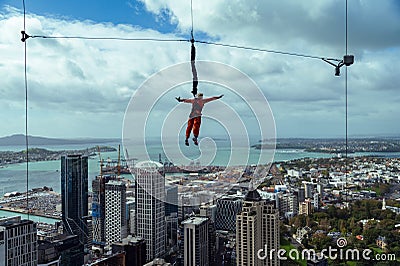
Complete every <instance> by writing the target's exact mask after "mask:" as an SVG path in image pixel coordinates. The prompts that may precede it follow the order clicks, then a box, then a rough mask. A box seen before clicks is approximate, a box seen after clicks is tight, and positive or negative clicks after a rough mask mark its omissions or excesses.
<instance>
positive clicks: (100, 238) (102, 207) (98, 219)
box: [92, 175, 111, 245]
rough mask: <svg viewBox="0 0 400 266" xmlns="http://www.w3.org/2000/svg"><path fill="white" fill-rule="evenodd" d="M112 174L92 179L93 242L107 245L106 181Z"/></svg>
mask: <svg viewBox="0 0 400 266" xmlns="http://www.w3.org/2000/svg"><path fill="white" fill-rule="evenodd" d="M110 178H111V177H110V176H103V175H100V176H96V178H95V179H94V180H93V181H92V191H93V196H92V227H93V243H94V244H97V245H105V242H106V231H105V230H106V229H105V226H106V183H107V182H108V181H109V180H110Z"/></svg>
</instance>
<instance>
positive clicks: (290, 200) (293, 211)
mask: <svg viewBox="0 0 400 266" xmlns="http://www.w3.org/2000/svg"><path fill="white" fill-rule="evenodd" d="M277 202H278V209H279V214H280V216H281V217H285V218H289V217H292V216H295V215H297V214H298V212H299V203H298V200H297V197H296V195H294V194H291V193H280V194H278V197H277Z"/></svg>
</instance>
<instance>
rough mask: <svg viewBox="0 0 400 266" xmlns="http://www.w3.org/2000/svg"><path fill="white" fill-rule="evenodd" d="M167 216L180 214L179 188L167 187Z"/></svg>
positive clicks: (174, 186)
mask: <svg viewBox="0 0 400 266" xmlns="http://www.w3.org/2000/svg"><path fill="white" fill-rule="evenodd" d="M165 197H166V200H165V216H169V215H171V213H174V212H175V213H178V186H176V185H168V186H166V187H165Z"/></svg>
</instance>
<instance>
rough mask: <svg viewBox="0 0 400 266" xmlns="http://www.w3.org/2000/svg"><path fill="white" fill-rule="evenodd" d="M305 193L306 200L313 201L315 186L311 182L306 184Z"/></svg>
mask: <svg viewBox="0 0 400 266" xmlns="http://www.w3.org/2000/svg"><path fill="white" fill-rule="evenodd" d="M304 193H305V197H306V199H312V197H313V195H314V184H313V183H309V182H306V183H304Z"/></svg>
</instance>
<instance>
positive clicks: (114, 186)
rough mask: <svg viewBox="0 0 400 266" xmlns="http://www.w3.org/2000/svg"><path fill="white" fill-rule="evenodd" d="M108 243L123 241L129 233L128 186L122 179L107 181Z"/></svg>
mask: <svg viewBox="0 0 400 266" xmlns="http://www.w3.org/2000/svg"><path fill="white" fill-rule="evenodd" d="M105 190H106V243H107V244H108V245H111V244H112V243H115V242H118V241H121V240H122V239H123V238H125V237H126V236H127V235H128V231H127V230H128V221H127V218H126V186H125V183H124V182H122V181H117V180H110V181H108V183H106V187H105Z"/></svg>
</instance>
